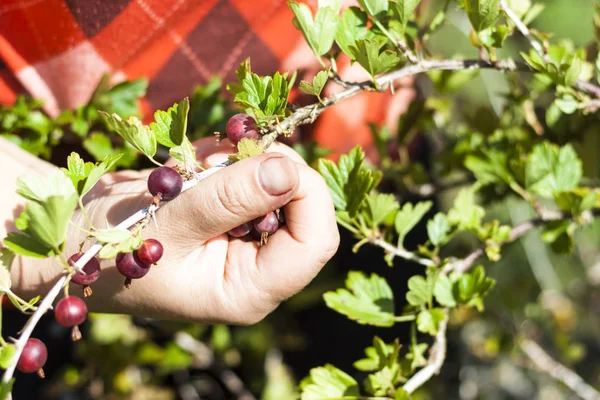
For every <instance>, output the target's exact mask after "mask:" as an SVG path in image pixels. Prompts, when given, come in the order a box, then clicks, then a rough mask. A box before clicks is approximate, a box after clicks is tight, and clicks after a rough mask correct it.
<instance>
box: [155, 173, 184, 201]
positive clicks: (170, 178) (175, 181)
mask: <svg viewBox="0 0 600 400" xmlns="http://www.w3.org/2000/svg"><path fill="white" fill-rule="evenodd" d="M182 188H183V179H182V178H181V175H179V173H178V172H177V171H175V170H174V169H173V168H169V167H159V168H156V169H155V170H154V171H152V173H151V174H150V176H149V177H148V191H149V192H150V193H152V195H153V196H156V195H159V194H160V196H161V199H163V200H173V199H174V198H175V197H177V196H178V195H179V193H181V189H182Z"/></svg>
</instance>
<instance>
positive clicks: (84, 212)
mask: <svg viewBox="0 0 600 400" xmlns="http://www.w3.org/2000/svg"><path fill="white" fill-rule="evenodd" d="M79 209H80V210H81V214H83V217H84V218H85V220H86V222H87V223H88V226H89V227H90V229H91V230H94V229H95V228H94V224H93V223H92V220H91V219H90V216H89V215H88V213H87V211H86V209H85V207H84V206H83V198H82V197H79Z"/></svg>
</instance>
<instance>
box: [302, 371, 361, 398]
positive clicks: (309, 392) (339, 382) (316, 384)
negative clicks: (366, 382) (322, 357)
mask: <svg viewBox="0 0 600 400" xmlns="http://www.w3.org/2000/svg"><path fill="white" fill-rule="evenodd" d="M300 389H301V391H302V394H301V397H300V399H301V400H339V399H345V398H348V399H352V398H355V397H356V396H359V395H360V392H359V388H358V382H356V380H354V378H352V377H351V376H350V375H348V374H347V373H345V372H344V371H342V370H340V369H337V368H336V367H334V366H333V365H331V364H327V365H325V366H323V367H317V368H313V369H311V370H310V375H309V376H307V377H306V378H304V379H302V381H301V382H300Z"/></svg>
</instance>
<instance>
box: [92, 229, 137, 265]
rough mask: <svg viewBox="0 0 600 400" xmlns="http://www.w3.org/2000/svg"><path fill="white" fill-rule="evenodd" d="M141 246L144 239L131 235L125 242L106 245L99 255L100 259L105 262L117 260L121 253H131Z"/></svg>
mask: <svg viewBox="0 0 600 400" xmlns="http://www.w3.org/2000/svg"><path fill="white" fill-rule="evenodd" d="M141 245H142V237H141V236H140V235H130V236H129V237H128V238H126V239H125V240H122V241H119V242H109V243H108V244H105V245H104V246H103V247H102V250H100V252H99V253H98V258H100V259H103V260H106V259H111V258H115V257H116V256H117V255H118V254H119V253H129V252H131V251H134V250H136V249H138V248H139V247H140V246H141Z"/></svg>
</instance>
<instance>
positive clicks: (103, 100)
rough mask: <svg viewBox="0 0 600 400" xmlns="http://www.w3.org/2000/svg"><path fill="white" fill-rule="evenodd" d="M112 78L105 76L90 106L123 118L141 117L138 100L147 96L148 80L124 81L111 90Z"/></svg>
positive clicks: (95, 91) (92, 97)
mask: <svg viewBox="0 0 600 400" xmlns="http://www.w3.org/2000/svg"><path fill="white" fill-rule="evenodd" d="M109 79H110V76H109V74H105V75H104V76H103V77H102V79H101V81H100V82H99V83H98V86H97V87H96V89H95V90H94V93H93V94H92V96H91V100H90V102H89V106H91V108H93V109H94V110H105V111H107V112H108V113H110V114H112V113H116V114H118V115H120V116H122V117H123V118H127V117H130V116H132V115H135V116H139V115H140V110H139V104H138V103H139V102H138V99H139V98H140V97H143V96H144V95H145V94H146V89H147V87H148V80H147V79H145V78H141V79H136V80H134V81H123V82H120V83H118V84H116V85H115V86H113V87H111V88H109V87H108V83H109Z"/></svg>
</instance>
